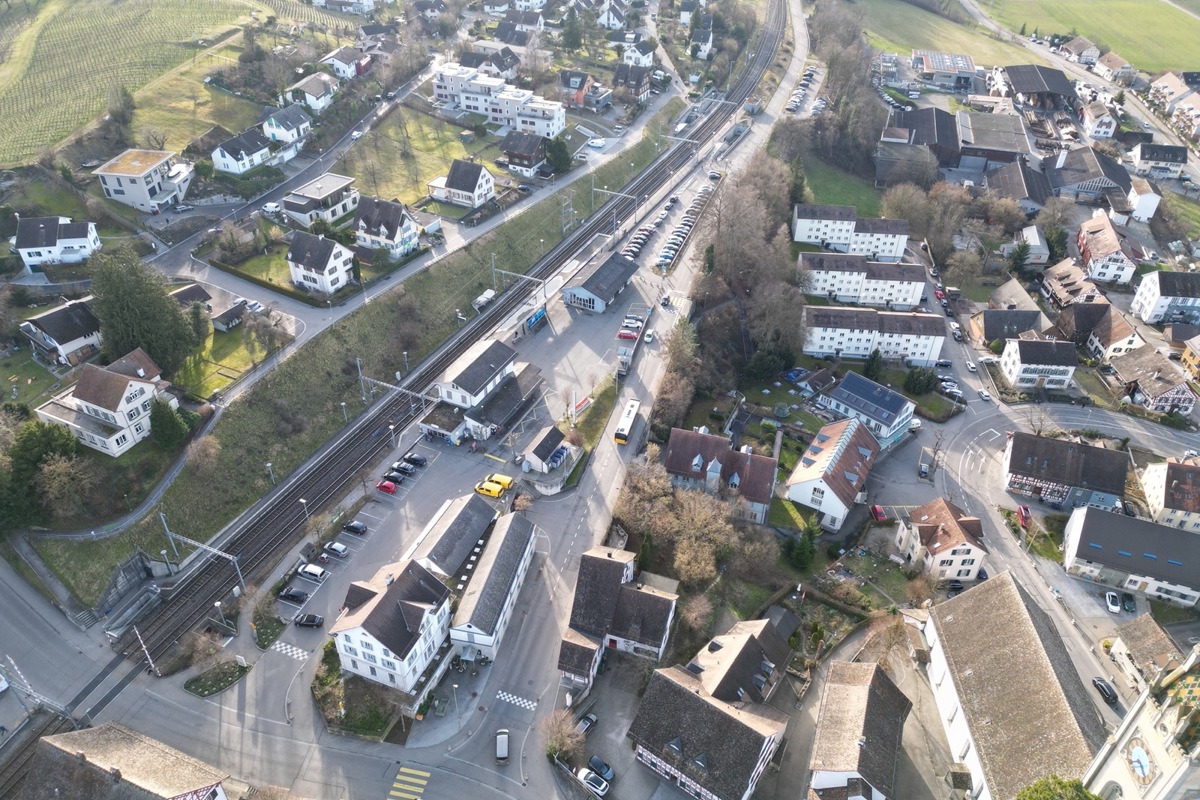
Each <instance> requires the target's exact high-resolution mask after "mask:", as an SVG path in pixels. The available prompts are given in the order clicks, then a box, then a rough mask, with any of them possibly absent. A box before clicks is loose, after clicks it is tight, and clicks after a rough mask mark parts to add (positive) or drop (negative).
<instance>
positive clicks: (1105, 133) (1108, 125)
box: [1082, 103, 1117, 139]
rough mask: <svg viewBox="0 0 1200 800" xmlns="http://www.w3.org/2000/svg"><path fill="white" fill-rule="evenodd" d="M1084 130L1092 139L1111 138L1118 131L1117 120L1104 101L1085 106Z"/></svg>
mask: <svg viewBox="0 0 1200 800" xmlns="http://www.w3.org/2000/svg"><path fill="white" fill-rule="evenodd" d="M1082 122H1083V132H1084V133H1085V134H1087V135H1088V136H1089V137H1091V138H1092V139H1111V138H1112V136H1113V134H1114V133H1116V131H1117V120H1116V118H1115V117H1113V115H1112V114H1111V113H1110V112H1109V110H1108V109H1107V108H1105V107H1104V104H1103V103H1089V104H1088V105H1086V106H1084V108H1083V119H1082Z"/></svg>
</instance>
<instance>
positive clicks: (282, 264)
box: [234, 244, 292, 289]
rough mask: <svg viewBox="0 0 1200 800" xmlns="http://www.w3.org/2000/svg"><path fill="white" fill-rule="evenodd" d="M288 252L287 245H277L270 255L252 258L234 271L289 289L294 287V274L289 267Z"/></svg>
mask: <svg viewBox="0 0 1200 800" xmlns="http://www.w3.org/2000/svg"><path fill="white" fill-rule="evenodd" d="M287 251H288V246H287V245H286V244H278V245H275V246H274V247H272V248H271V251H270V252H269V253H266V254H264V255H257V256H252V257H250V258H248V259H246V260H245V261H243V262H242V263H241V264H238V265H237V266H236V267H234V269H236V270H238V271H239V272H244V273H246V274H247V275H253V276H254V277H256V278H258V279H260V280H264V281H270V282H271V283H274V284H278V285H279V286H282V287H283V288H285V289H286V288H289V287H290V286H291V285H292V273H291V270H289V269H288V265H287Z"/></svg>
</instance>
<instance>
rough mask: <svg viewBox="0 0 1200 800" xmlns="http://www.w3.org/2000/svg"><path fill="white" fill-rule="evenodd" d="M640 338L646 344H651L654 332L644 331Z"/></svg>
mask: <svg viewBox="0 0 1200 800" xmlns="http://www.w3.org/2000/svg"><path fill="white" fill-rule="evenodd" d="M642 338H643V339H645V340H646V343H647V344H649V343H650V342H653V341H654V331H652V330H649V331H646V333H645V335H644V336H642Z"/></svg>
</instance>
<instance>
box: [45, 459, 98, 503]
mask: <svg viewBox="0 0 1200 800" xmlns="http://www.w3.org/2000/svg"><path fill="white" fill-rule="evenodd" d="M95 482H96V472H95V470H92V469H89V468H88V466H87V465H86V464H85V463H84V461H83V459H81V458H80V457H79V456H64V455H59V454H58V453H51V454H50V455H48V456H46V458H45V459H44V460H43V461H42V465H41V466H40V467H39V468H38V472H37V477H36V478H34V483H35V485H36V486H37V489H38V494H39V495H40V496H41V499H42V503H43V505H45V506H46V508H48V509H50V513H51V514H53V515H54V516H55V517H58V518H60V519H62V518H66V517H70V516H71V515H72V514H74V513H75V512H77V511H82V510H83V500H82V498H84V497H86V496H87V493H88V491H89V490H90V489H91V488H92V486H93V485H94V484H95Z"/></svg>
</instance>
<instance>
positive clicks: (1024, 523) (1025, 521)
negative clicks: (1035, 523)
mask: <svg viewBox="0 0 1200 800" xmlns="http://www.w3.org/2000/svg"><path fill="white" fill-rule="evenodd" d="M1032 518H1033V515H1032V514H1030V513H1029V506H1017V522H1019V523H1021V527H1022V528H1028V527H1029V521H1030V520H1031V519H1032Z"/></svg>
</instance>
